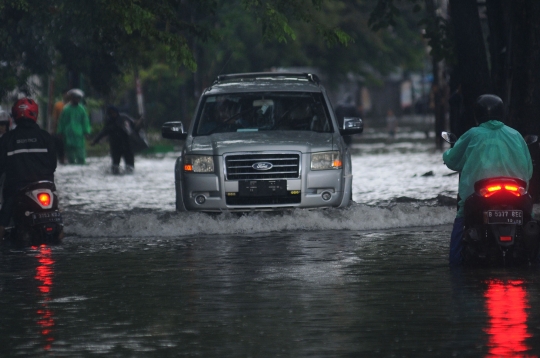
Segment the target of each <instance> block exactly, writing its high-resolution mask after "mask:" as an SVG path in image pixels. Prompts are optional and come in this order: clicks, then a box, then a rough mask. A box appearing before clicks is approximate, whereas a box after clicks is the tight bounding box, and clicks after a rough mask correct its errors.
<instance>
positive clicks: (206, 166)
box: [184, 155, 214, 173]
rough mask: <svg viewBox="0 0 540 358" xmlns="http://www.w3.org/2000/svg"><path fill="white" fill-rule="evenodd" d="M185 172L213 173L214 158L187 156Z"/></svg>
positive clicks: (208, 156)
mask: <svg viewBox="0 0 540 358" xmlns="http://www.w3.org/2000/svg"><path fill="white" fill-rule="evenodd" d="M184 171H185V172H191V173H213V172H214V158H213V157H212V156H210V155H186V157H185V159H184Z"/></svg>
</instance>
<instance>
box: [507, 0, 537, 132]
mask: <svg viewBox="0 0 540 358" xmlns="http://www.w3.org/2000/svg"><path fill="white" fill-rule="evenodd" d="M539 16H540V2H538V1H528V0H512V18H513V23H512V37H511V47H510V48H511V53H510V59H511V63H510V74H511V77H510V81H511V100H510V106H509V113H508V123H509V125H511V126H512V127H514V128H515V129H517V130H518V131H520V132H521V133H522V134H539V133H540V120H539V118H538V116H539V114H540V71H539V68H540V22H539V21H538V19H539Z"/></svg>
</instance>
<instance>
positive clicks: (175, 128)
mask: <svg viewBox="0 0 540 358" xmlns="http://www.w3.org/2000/svg"><path fill="white" fill-rule="evenodd" d="M161 136H162V137H163V138H167V139H180V140H184V139H186V138H187V133H186V132H185V131H184V125H183V124H182V122H167V123H165V124H163V126H162V127H161Z"/></svg>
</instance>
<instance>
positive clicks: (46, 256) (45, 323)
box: [34, 245, 54, 350]
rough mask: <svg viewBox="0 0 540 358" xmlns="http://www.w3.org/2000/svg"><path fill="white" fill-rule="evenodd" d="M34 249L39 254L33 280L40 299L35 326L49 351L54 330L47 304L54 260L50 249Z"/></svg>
mask: <svg viewBox="0 0 540 358" xmlns="http://www.w3.org/2000/svg"><path fill="white" fill-rule="evenodd" d="M34 249H37V250H39V254H38V255H37V256H36V258H37V261H38V266H37V267H36V275H35V279H36V280H37V281H38V290H39V294H40V296H41V299H42V300H41V302H40V307H39V308H38V310H37V315H38V320H37V324H38V328H39V329H40V333H41V336H42V337H43V339H44V342H45V345H44V347H43V348H44V349H45V350H49V349H51V345H52V343H53V342H54V336H53V334H52V333H53V328H54V314H53V311H52V310H51V309H50V308H49V302H50V301H51V297H50V293H51V288H52V285H53V275H54V260H53V258H52V255H51V248H50V247H47V246H45V245H41V246H40V247H39V248H34Z"/></svg>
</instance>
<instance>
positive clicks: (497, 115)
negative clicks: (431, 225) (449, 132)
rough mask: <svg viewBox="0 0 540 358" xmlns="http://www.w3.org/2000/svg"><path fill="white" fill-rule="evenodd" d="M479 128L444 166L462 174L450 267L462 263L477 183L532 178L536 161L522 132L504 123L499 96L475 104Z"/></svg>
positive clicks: (463, 138) (458, 145)
mask: <svg viewBox="0 0 540 358" xmlns="http://www.w3.org/2000/svg"><path fill="white" fill-rule="evenodd" d="M474 114H475V119H476V122H477V124H478V127H474V128H471V129H469V130H468V131H467V132H465V133H464V134H463V135H462V136H461V137H460V138H459V139H458V141H457V142H456V143H455V144H454V146H453V148H450V149H448V150H447V151H446V152H444V153H443V161H444V164H446V166H447V167H448V168H449V169H452V170H455V171H457V172H459V173H460V178H459V188H458V193H459V202H458V212H457V215H456V219H455V221H454V227H453V229H452V235H451V239H450V255H449V259H450V264H451V265H455V264H460V263H461V262H462V256H461V250H462V248H463V244H462V238H463V231H464V217H463V211H464V204H465V199H467V198H468V197H469V196H470V195H471V194H473V193H474V183H475V182H477V181H478V180H481V179H486V178H492V177H498V176H507V177H516V178H520V179H523V180H524V181H526V182H527V183H528V182H529V179H531V177H532V171H533V167H532V161H531V155H530V153H529V149H528V147H527V143H526V142H525V140H524V139H523V137H522V136H521V134H519V132H518V131H516V130H515V129H512V128H510V127H508V126H506V125H505V124H504V123H502V120H503V117H504V105H503V101H502V100H501V99H500V98H499V97H497V96H495V95H490V94H486V95H482V96H480V97H478V99H477V100H476V104H475V110H474Z"/></svg>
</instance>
